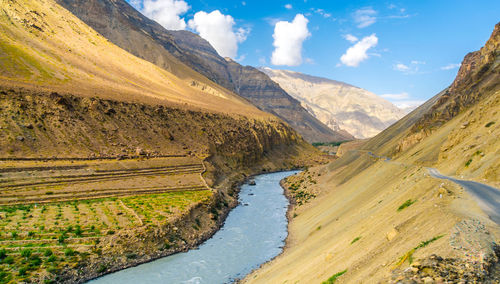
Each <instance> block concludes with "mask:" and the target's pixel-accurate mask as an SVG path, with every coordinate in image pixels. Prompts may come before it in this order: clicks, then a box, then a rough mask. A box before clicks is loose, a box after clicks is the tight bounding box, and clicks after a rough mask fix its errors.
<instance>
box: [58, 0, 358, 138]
mask: <svg viewBox="0 0 500 284" xmlns="http://www.w3.org/2000/svg"><path fill="white" fill-rule="evenodd" d="M57 2H58V3H59V4H61V5H62V6H64V7H65V8H67V9H68V10H69V11H71V12H72V13H73V14H75V15H76V16H77V17H79V18H80V19H81V20H82V21H84V22H85V23H87V24H88V25H89V26H91V27H92V28H94V29H95V30H96V31H97V32H99V33H100V34H102V35H103V36H104V37H106V38H108V39H109V40H110V41H111V42H113V43H115V44H116V45H118V46H120V47H122V48H123V49H125V50H127V51H129V52H130V53H132V54H134V55H136V56H138V57H140V58H143V59H145V60H148V61H150V62H152V63H154V64H156V65H157V66H160V67H162V68H165V69H167V70H169V71H171V72H173V73H174V74H177V75H178V76H182V75H181V74H178V73H177V70H176V68H175V66H172V62H171V61H172V58H177V59H179V60H180V61H181V62H183V63H185V64H187V65H188V66H190V67H191V68H193V69H194V70H196V71H198V72H199V73H201V74H203V75H205V76H206V77H207V78H209V79H210V80H212V81H213V82H215V83H217V84H219V85H221V86H223V87H225V88H227V89H229V90H231V91H234V92H235V93H237V94H239V95H240V96H242V97H244V98H246V99H248V100H249V101H250V102H252V103H253V104H254V105H256V106H257V107H259V108H260V109H261V110H264V111H266V112H269V113H272V114H275V115H277V116H278V117H280V118H281V119H283V120H284V121H285V122H287V123H288V124H290V125H291V126H292V127H293V128H294V129H295V130H297V132H299V133H300V134H301V135H302V136H303V137H304V138H305V139H306V140H308V141H310V142H319V141H321V142H325V141H340V140H350V139H352V138H353V137H352V136H351V135H349V134H348V133H346V132H345V131H341V132H336V131H333V130H332V129H330V128H328V127H327V126H325V125H324V124H323V123H321V122H320V121H318V120H317V119H316V118H315V117H313V116H312V115H311V114H309V113H308V112H307V111H306V110H305V109H304V108H303V107H302V106H301V105H300V103H299V102H298V101H297V100H295V99H293V98H292V97H290V96H289V95H288V94H287V93H286V92H285V91H283V89H281V88H280V87H279V86H278V85H277V84H276V83H274V82H273V81H272V80H270V79H269V78H268V77H267V76H266V75H265V74H263V73H262V72H260V71H258V70H257V69H255V68H253V67H248V66H247V67H244V66H241V65H239V64H238V63H236V62H234V61H232V60H226V59H225V58H222V57H221V56H219V55H218V54H217V52H216V51H215V49H214V48H213V47H212V46H211V45H210V44H209V43H208V42H207V41H206V40H204V39H202V38H201V37H200V36H198V35H196V34H193V33H191V32H188V31H168V30H166V29H164V28H163V27H162V26H160V25H159V24H158V23H156V22H154V21H151V20H150V19H148V18H146V17H145V16H143V15H142V14H141V13H139V12H138V11H136V10H135V9H134V8H132V7H131V6H130V5H129V4H128V3H127V2H125V1H124V0H118V1H110V0H91V1H83V0H57Z"/></svg>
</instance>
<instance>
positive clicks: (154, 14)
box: [142, 0, 191, 30]
mask: <svg viewBox="0 0 500 284" xmlns="http://www.w3.org/2000/svg"><path fill="white" fill-rule="evenodd" d="M143 5H144V8H143V9H142V13H143V14H144V15H145V16H146V17H149V18H151V19H153V20H155V21H157V22H158V23H159V24H160V25H162V26H163V27H164V28H166V29H168V30H184V29H185V28H186V21H184V18H181V17H180V16H181V15H183V14H184V13H186V12H187V11H188V10H189V9H190V8H191V7H189V5H188V4H187V3H186V2H185V1H183V0H144V2H143Z"/></svg>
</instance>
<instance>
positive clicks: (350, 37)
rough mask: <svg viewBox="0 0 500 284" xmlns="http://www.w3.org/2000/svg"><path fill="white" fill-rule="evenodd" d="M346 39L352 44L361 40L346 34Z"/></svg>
mask: <svg viewBox="0 0 500 284" xmlns="http://www.w3.org/2000/svg"><path fill="white" fill-rule="evenodd" d="M344 38H345V39H346V40H347V41H350V42H351V43H355V42H357V41H358V40H359V39H358V38H357V37H355V36H353V35H352V34H346V35H344Z"/></svg>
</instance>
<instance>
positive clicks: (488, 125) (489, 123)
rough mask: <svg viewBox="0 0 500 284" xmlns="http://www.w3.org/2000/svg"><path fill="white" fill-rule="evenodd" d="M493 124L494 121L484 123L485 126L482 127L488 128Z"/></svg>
mask: <svg viewBox="0 0 500 284" xmlns="http://www.w3.org/2000/svg"><path fill="white" fill-rule="evenodd" d="M493 124H495V122H494V121H490V122H488V123H486V125H485V126H484V127H490V126H492V125H493Z"/></svg>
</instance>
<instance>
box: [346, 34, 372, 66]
mask: <svg viewBox="0 0 500 284" xmlns="http://www.w3.org/2000/svg"><path fill="white" fill-rule="evenodd" d="M377 43H378V38H377V36H376V35H375V34H372V35H370V36H367V37H364V38H363V39H362V40H361V41H358V42H357V43H356V44H355V45H353V46H351V47H349V49H347V51H346V53H345V54H344V55H342V56H341V57H340V62H342V64H344V65H347V66H350V67H357V66H358V65H359V63H361V62H362V61H364V60H366V59H368V57H369V56H368V54H367V53H366V52H367V51H368V50H369V49H370V48H372V47H374V46H376V45H377Z"/></svg>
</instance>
